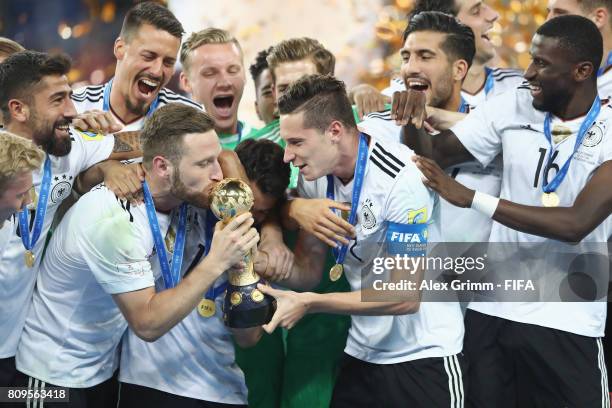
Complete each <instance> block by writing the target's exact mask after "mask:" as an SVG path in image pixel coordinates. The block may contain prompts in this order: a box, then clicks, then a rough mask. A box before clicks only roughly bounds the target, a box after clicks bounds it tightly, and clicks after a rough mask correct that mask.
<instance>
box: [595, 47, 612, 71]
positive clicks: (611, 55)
mask: <svg viewBox="0 0 612 408" xmlns="http://www.w3.org/2000/svg"><path fill="white" fill-rule="evenodd" d="M610 65H612V51H610V52H609V53H608V59H607V60H606V65H604V66H603V67H600V68H599V69H598V70H597V76H598V77H600V76H602V75H603V74H604V73H605V72H606V69H608V68H609V67H610Z"/></svg>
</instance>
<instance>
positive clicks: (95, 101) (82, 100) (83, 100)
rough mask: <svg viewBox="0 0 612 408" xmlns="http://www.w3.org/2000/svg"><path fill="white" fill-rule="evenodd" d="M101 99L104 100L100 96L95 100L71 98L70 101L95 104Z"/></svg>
mask: <svg viewBox="0 0 612 408" xmlns="http://www.w3.org/2000/svg"><path fill="white" fill-rule="evenodd" d="M102 99H104V98H103V96H102V95H100V96H99V97H98V98H95V99H93V98H89V97H87V98H85V99H74V98H72V100H73V101H75V102H85V101H89V102H92V103H97V102H100V101H101V100H102Z"/></svg>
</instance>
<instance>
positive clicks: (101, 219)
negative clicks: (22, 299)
mask: <svg viewBox="0 0 612 408" xmlns="http://www.w3.org/2000/svg"><path fill="white" fill-rule="evenodd" d="M157 218H158V220H159V226H160V230H161V233H162V234H163V235H165V233H166V230H167V229H168V223H169V216H168V215H165V214H161V213H159V212H158V213H157ZM152 256H156V255H154V251H153V235H152V234H151V229H150V227H149V220H148V218H147V214H146V207H145V205H144V204H141V205H138V206H136V207H133V206H131V205H130V203H129V202H126V201H123V200H119V199H118V198H117V197H116V196H115V195H114V194H113V193H112V192H111V191H110V190H108V188H106V186H104V185H103V184H101V185H99V186H97V187H95V188H94V189H92V190H91V191H90V192H89V193H87V194H85V195H83V196H82V197H81V198H80V199H79V201H77V202H76V204H74V205H73V206H72V208H70V210H69V211H68V212H67V213H66V215H65V216H64V219H63V220H62V222H61V223H60V224H59V227H58V228H57V230H56V231H55V232H54V233H53V236H52V237H51V241H50V243H49V246H48V247H47V253H46V255H45V259H44V260H43V262H42V264H41V267H40V273H39V276H38V279H37V281H36V289H35V291H34V297H33V299H34V300H33V302H32V307H31V308H30V311H29V313H28V317H27V320H26V324H25V327H24V330H23V334H22V337H21V341H20V343H19V347H18V349H17V356H16V364H17V369H18V370H19V371H21V372H23V373H25V374H27V375H30V376H32V377H34V378H37V379H40V380H42V381H45V382H48V383H51V384H55V385H59V386H62V387H73V388H87V387H93V386H94V385H97V384H100V383H102V382H104V381H106V380H107V379H109V378H110V377H111V376H112V375H113V373H114V372H115V370H116V369H117V368H118V366H119V347H118V346H119V344H120V342H121V338H122V337H123V335H124V333H125V330H126V329H127V321H126V320H125V318H124V317H123V314H122V313H121V311H120V310H119V308H118V307H117V305H116V304H115V302H114V300H113V297H112V296H111V295H113V294H119V293H125V292H131V291H136V290H140V289H144V288H147V287H151V286H153V285H154V278H153V273H152V272H151V265H150V263H149V259H150V258H151V257H152Z"/></svg>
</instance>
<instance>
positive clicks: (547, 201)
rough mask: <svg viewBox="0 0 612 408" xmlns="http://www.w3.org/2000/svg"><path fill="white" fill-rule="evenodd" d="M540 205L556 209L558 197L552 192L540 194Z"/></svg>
mask: <svg viewBox="0 0 612 408" xmlns="http://www.w3.org/2000/svg"><path fill="white" fill-rule="evenodd" d="M542 205H544V207H557V206H558V205H559V196H558V195H557V193H555V192H554V191H553V192H551V193H544V194H542Z"/></svg>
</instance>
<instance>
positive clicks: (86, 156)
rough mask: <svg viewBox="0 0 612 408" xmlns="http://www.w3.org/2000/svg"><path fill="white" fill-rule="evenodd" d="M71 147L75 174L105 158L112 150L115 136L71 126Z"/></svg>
mask: <svg viewBox="0 0 612 408" xmlns="http://www.w3.org/2000/svg"><path fill="white" fill-rule="evenodd" d="M70 130H71V132H70V133H71V137H72V140H73V141H72V149H74V151H75V152H74V153H73V156H72V157H71V158H70V159H71V161H73V162H74V163H76V164H77V166H76V170H77V174H78V173H81V172H83V171H85V170H87V169H88V168H90V167H91V166H93V165H94V164H97V163H100V162H101V161H104V160H107V159H108V158H109V156H110V155H111V153H112V152H113V146H114V144H115V137H114V136H113V135H108V136H103V135H100V134H98V135H93V136H92V135H91V134H88V133H85V132H82V131H80V130H78V129H75V128H71V129H70Z"/></svg>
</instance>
